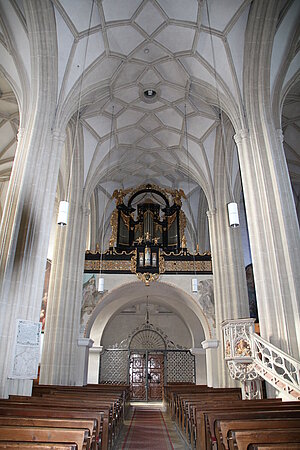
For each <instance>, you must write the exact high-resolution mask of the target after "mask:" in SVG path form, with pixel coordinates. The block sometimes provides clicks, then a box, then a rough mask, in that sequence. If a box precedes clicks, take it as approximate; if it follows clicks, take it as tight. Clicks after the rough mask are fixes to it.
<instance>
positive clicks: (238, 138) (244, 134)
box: [233, 128, 249, 145]
mask: <svg viewBox="0 0 300 450" xmlns="http://www.w3.org/2000/svg"><path fill="white" fill-rule="evenodd" d="M233 138H234V140H235V142H236V144H237V145H238V144H240V143H241V142H242V141H243V140H244V139H248V138H249V130H247V129H246V128H243V129H241V130H238V131H237V132H236V133H235V135H234V136H233Z"/></svg>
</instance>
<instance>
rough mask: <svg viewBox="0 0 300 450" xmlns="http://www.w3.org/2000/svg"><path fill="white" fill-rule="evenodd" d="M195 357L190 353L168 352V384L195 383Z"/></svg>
mask: <svg viewBox="0 0 300 450" xmlns="http://www.w3.org/2000/svg"><path fill="white" fill-rule="evenodd" d="M194 374H195V357H194V356H193V355H192V354H191V353H190V352H189V351H168V352H167V381H168V383H175V382H182V383H183V382H185V383H194V382H195V376H194Z"/></svg>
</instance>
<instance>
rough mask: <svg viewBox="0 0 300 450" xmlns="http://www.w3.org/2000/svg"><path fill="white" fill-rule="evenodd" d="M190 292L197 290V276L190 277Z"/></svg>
mask: <svg viewBox="0 0 300 450" xmlns="http://www.w3.org/2000/svg"><path fill="white" fill-rule="evenodd" d="M192 292H198V280H197V278H192Z"/></svg>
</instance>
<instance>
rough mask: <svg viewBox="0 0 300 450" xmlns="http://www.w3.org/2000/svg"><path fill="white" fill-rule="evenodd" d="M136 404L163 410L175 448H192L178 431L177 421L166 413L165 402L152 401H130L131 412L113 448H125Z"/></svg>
mask: <svg viewBox="0 0 300 450" xmlns="http://www.w3.org/2000/svg"><path fill="white" fill-rule="evenodd" d="M134 406H143V407H146V408H149V409H159V410H160V411H162V414H163V417H164V420H165V423H166V426H167V429H168V433H169V436H170V439H171V441H172V445H173V448H174V450H190V447H188V446H187V445H186V444H185V442H184V440H183V439H182V437H181V436H180V434H179V433H178V431H177V428H176V425H175V423H174V422H173V421H172V420H171V418H170V417H169V415H168V414H167V413H166V411H165V408H164V405H163V403H152V402H151V403H144V402H136V403H135V402H132V403H130V412H129V414H128V417H127V418H126V420H125V422H124V426H123V428H122V431H121V433H120V436H119V438H118V440H117V442H116V443H115V445H114V447H113V450H122V448H123V444H124V441H125V438H126V435H127V432H128V429H129V426H130V423H131V419H132V414H133V408H134ZM141 449H143V437H142V436H141ZM162 450H163V449H162Z"/></svg>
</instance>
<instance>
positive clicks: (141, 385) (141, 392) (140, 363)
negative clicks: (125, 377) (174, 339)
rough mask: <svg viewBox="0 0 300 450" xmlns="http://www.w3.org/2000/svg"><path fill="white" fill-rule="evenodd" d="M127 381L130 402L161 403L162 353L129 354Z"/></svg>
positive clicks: (162, 380)
mask: <svg viewBox="0 0 300 450" xmlns="http://www.w3.org/2000/svg"><path fill="white" fill-rule="evenodd" d="M129 380H130V395H131V400H135V401H146V402H151V401H161V400H162V399H163V388H164V354H163V352H153V351H150V350H146V351H143V352H138V351H137V352H134V351H133V352H131V353H130V365H129Z"/></svg>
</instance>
